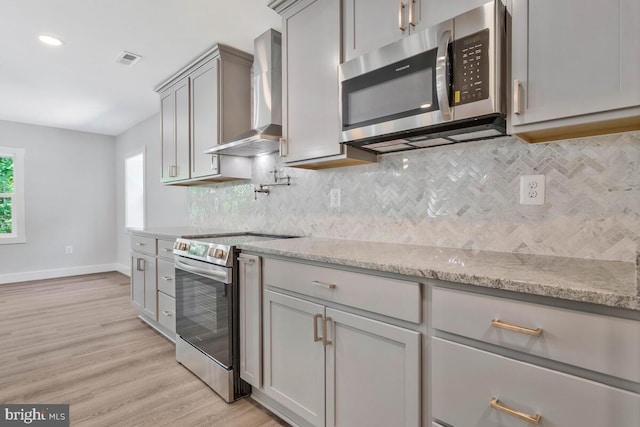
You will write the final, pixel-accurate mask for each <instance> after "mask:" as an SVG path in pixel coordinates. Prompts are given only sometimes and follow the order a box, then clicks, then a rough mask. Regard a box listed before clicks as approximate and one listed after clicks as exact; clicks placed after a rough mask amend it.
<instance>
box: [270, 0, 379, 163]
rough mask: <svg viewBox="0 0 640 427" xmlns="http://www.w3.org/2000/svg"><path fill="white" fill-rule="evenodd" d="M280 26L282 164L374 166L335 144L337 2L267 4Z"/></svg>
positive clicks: (354, 151) (338, 48)
mask: <svg viewBox="0 0 640 427" xmlns="http://www.w3.org/2000/svg"><path fill="white" fill-rule="evenodd" d="M269 6H270V7H272V8H274V9H275V10H276V11H277V12H278V13H279V14H281V15H282V18H283V21H282V27H283V44H282V46H283V51H282V61H283V99H282V104H283V133H284V135H283V137H284V141H283V144H281V153H280V154H281V156H282V157H283V160H284V161H285V163H286V164H287V165H288V166H300V167H306V168H324V167H334V166H345V165H351V164H358V163H368V162H375V161H376V156H375V155H373V154H371V153H367V152H364V151H361V150H357V149H353V148H351V147H345V146H342V145H341V144H340V143H339V142H338V138H339V132H340V126H339V112H338V65H339V64H340V62H341V61H342V55H341V46H342V32H341V13H342V1H341V0H302V1H282V0H277V1H272V2H271V3H270V4H269Z"/></svg>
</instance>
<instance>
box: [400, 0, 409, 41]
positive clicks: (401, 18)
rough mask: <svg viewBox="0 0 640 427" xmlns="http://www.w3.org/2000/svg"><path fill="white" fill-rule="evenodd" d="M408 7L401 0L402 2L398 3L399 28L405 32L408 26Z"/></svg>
mask: <svg viewBox="0 0 640 427" xmlns="http://www.w3.org/2000/svg"><path fill="white" fill-rule="evenodd" d="M406 7H407V5H406V4H404V3H403V2H402V0H400V4H398V29H399V30H400V31H402V32H403V33H404V32H405V30H406V29H407V27H405V26H404V10H405V8H406Z"/></svg>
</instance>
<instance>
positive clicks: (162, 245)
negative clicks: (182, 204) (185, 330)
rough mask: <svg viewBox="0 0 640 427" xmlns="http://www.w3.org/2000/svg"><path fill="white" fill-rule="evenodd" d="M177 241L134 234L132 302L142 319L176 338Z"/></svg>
mask: <svg viewBox="0 0 640 427" xmlns="http://www.w3.org/2000/svg"><path fill="white" fill-rule="evenodd" d="M173 242H174V241H173V240H163V239H157V238H155V237H152V236H149V235H141V234H134V235H132V237H131V303H132V304H133V306H134V307H136V308H137V309H138V310H139V311H140V318H141V319H142V320H144V321H145V322H146V323H147V324H149V325H150V326H152V327H154V328H155V329H157V330H159V331H160V332H161V333H162V334H164V335H165V336H167V337H168V338H169V339H171V340H175V331H176V327H175V310H176V303H175V284H174V281H175V280H174V279H175V273H174V267H173Z"/></svg>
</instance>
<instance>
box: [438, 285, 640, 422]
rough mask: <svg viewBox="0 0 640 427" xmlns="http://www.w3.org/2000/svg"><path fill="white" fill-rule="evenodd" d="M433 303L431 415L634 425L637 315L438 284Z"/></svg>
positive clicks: (639, 352)
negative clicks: (624, 315)
mask: <svg viewBox="0 0 640 427" xmlns="http://www.w3.org/2000/svg"><path fill="white" fill-rule="evenodd" d="M432 308H433V310H432V314H433V317H432V326H433V328H434V330H435V335H436V336H434V337H432V339H431V391H432V412H433V417H434V419H435V420H436V421H438V422H442V423H443V424H445V425H451V426H472V425H473V426H475V425H483V426H484V425H491V426H500V427H503V426H504V427H511V426H513V427H517V426H522V425H526V423H529V424H536V425H542V426H563V427H584V426H620V427H627V426H629V427H630V426H637V425H640V394H638V391H640V322H638V321H635V320H631V319H626V318H618V317H612V316H606V315H601V314H596V313H591V312H584V311H579V310H573V309H568V308H564V307H556V306H546V305H542V304H537V303H532V302H528V301H514V300H510V299H507V298H502V297H499V296H493V295H483V294H476V293H473V292H466V291H462V290H457V289H448V288H439V287H434V288H433V291H432ZM600 381H602V382H600ZM461 408H464V410H461Z"/></svg>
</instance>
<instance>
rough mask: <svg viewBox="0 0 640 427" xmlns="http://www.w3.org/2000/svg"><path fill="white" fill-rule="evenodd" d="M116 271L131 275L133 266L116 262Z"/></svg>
mask: <svg viewBox="0 0 640 427" xmlns="http://www.w3.org/2000/svg"><path fill="white" fill-rule="evenodd" d="M116 271H117V272H119V273H122V274H124V275H125V276H129V277H131V267H130V266H128V265H124V264H116Z"/></svg>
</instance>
